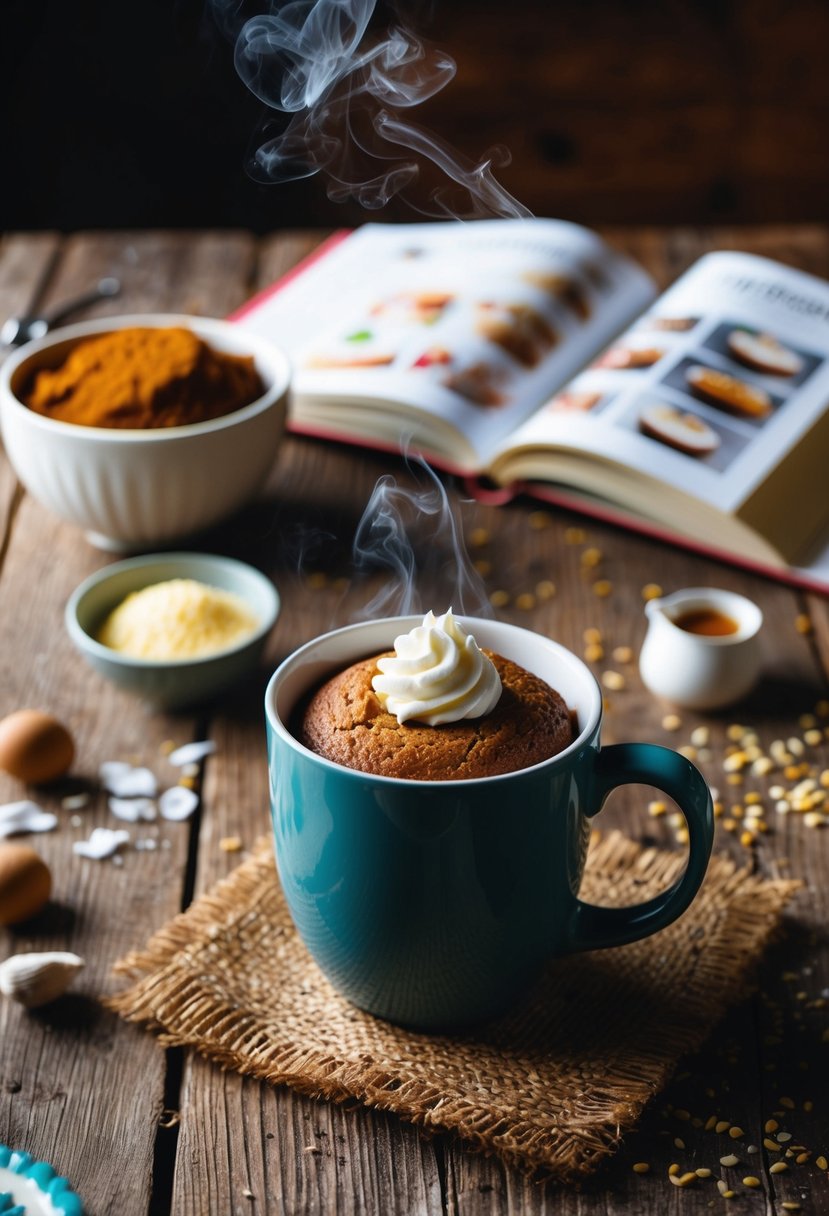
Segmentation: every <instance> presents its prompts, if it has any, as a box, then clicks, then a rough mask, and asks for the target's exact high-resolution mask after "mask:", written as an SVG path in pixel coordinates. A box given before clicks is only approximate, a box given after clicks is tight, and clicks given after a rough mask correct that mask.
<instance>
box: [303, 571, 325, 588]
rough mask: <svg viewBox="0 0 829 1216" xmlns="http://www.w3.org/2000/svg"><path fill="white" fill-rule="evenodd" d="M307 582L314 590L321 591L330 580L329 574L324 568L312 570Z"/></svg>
mask: <svg viewBox="0 0 829 1216" xmlns="http://www.w3.org/2000/svg"><path fill="white" fill-rule="evenodd" d="M306 582H307V583H308V586H309V587H310V588H311V590H312V591H321V590H322V588H323V587H324V586H325V585H326V584H327V582H328V575H327V574H326V573H325V571H324V570H312V571H311V573H310V574H309V575H308V578H307V579H306Z"/></svg>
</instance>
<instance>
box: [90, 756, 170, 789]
mask: <svg viewBox="0 0 829 1216" xmlns="http://www.w3.org/2000/svg"><path fill="white" fill-rule="evenodd" d="M98 771H99V774H100V778H101V781H102V783H103V785H104V788H105V789H107V790H108V791H109V793H110V794H114V795H115V797H116V798H155V796H156V794H157V793H158V782H157V781H156V779H155V775H154V774H153V773H152V772H151V771H150V770H149V769H148V768H133V766H132V765H131V764H124V763H123V762H122V761H120V760H110V761H108V762H107V763H106V764H102V765H101V767H100V769H99V770H98Z"/></svg>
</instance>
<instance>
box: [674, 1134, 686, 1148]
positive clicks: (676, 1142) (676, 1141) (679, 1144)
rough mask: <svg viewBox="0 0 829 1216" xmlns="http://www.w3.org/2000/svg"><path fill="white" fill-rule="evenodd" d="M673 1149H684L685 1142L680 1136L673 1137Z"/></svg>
mask: <svg viewBox="0 0 829 1216" xmlns="http://www.w3.org/2000/svg"><path fill="white" fill-rule="evenodd" d="M674 1148H685V1141H684V1140H683V1139H682V1137H681V1136H674Z"/></svg>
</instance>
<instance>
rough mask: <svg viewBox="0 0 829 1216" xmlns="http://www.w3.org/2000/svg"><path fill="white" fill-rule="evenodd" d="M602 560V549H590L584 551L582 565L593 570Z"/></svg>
mask: <svg viewBox="0 0 829 1216" xmlns="http://www.w3.org/2000/svg"><path fill="white" fill-rule="evenodd" d="M601 560H602V551H601V549H593V548H590V549H584V550H583V551H582V555H581V564H582V565H583V566H587V567H588V568H592V567H593V566H598V564H599V562H600V561H601Z"/></svg>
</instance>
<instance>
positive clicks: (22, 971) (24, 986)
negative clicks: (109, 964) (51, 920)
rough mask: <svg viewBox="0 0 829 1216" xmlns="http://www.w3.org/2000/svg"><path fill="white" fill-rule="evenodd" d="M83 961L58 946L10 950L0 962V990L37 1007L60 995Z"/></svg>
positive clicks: (8, 995)
mask: <svg viewBox="0 0 829 1216" xmlns="http://www.w3.org/2000/svg"><path fill="white" fill-rule="evenodd" d="M83 965H84V961H83V959H82V958H79V957H78V955H77V954H69V953H68V952H66V951H60V950H50V951H46V952H44V953H37V954H13V955H12V957H11V958H7V959H6V960H5V962H3V963H0V992H2V993H3V995H4V996H7V997H10V998H11V999H12V1000H13V1001H17V1002H18V1004H20V1005H23V1006H24V1007H25V1008H26V1009H37V1008H38V1007H39V1006H40V1005H46V1004H48V1002H49V1001H54V1000H57V998H58V997H59V996H63V994H64V992H66V990H67V988H68V987H69V985H70V984H71V983H72V981H73V980H74V978H75V976H76V974H77V973H78V972H79V971H80V970H81V968H82V967H83Z"/></svg>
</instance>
